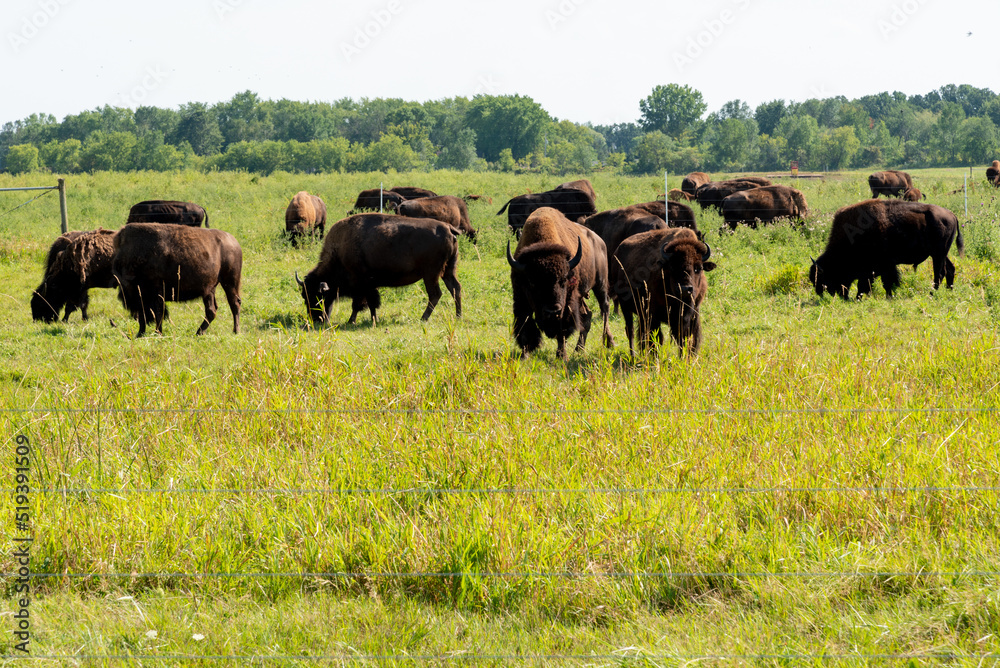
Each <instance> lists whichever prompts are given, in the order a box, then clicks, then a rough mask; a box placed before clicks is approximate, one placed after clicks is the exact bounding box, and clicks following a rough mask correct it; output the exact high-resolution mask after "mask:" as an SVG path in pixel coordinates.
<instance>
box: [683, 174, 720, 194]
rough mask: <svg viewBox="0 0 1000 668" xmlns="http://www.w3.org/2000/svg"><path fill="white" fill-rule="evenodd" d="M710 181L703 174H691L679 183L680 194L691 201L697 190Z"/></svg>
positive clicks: (709, 178)
mask: <svg viewBox="0 0 1000 668" xmlns="http://www.w3.org/2000/svg"><path fill="white" fill-rule="evenodd" d="M711 180H712V179H711V177H709V175H708V174H706V173H705V172H691V173H690V174H688V175H687V176H685V177H684V180H683V181H681V192H683V193H686V194H687V195H688V196H689V197H690V198H691V199H694V194H695V192H697V191H698V188H700V187H702V186H703V185H705V184H706V183H709V182H711Z"/></svg>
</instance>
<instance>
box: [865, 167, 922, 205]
mask: <svg viewBox="0 0 1000 668" xmlns="http://www.w3.org/2000/svg"><path fill="white" fill-rule="evenodd" d="M868 187H869V188H871V189H872V197H873V198H874V197H878V196H879V195H885V196H886V197H902V196H903V195H904V194H905V193H906V191H907V190H909V189H910V188H912V187H913V179H912V178H911V177H910V175H909V174H907V173H906V172H900V171H897V170H895V169H889V170H886V171H884V172H875V173H873V174H872V175H871V176H869V177H868Z"/></svg>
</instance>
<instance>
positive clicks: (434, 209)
mask: <svg viewBox="0 0 1000 668" xmlns="http://www.w3.org/2000/svg"><path fill="white" fill-rule="evenodd" d="M396 212H397V213H398V214H399V215H401V216H407V217H409V218H433V219H434V220H440V221H441V222H444V223H448V224H449V225H451V226H452V227H454V228H455V231H456V232H458V233H460V234H465V235H467V236H468V237H469V241H471V242H472V243H476V231H475V230H474V229H472V224H471V223H469V207H467V206H466V205H465V200H463V199H462V198H461V197H455V196H453V195H436V196H434V197H421V198H419V199H412V200H407V201H405V202H403V203H402V204H400V205H399V207H398V208H397V210H396Z"/></svg>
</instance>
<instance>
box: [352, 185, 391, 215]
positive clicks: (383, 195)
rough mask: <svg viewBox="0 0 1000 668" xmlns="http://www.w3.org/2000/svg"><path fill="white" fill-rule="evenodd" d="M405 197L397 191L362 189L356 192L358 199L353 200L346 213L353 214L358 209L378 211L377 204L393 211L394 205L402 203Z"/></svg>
mask: <svg viewBox="0 0 1000 668" xmlns="http://www.w3.org/2000/svg"><path fill="white" fill-rule="evenodd" d="M404 201H405V198H404V197H403V196H402V195H400V194H399V193H394V192H392V191H391V190H379V189H378V188H372V189H371V190H362V191H361V192H360V193H359V194H358V199H356V200H355V201H354V208H353V209H351V210H350V211H348V213H347V215H352V214H355V213H357V212H359V211H378V210H379V206H381V207H382V209H384V210H386V211H395V210H396V207H398V206H399V205H400V204H402V203H403V202H404Z"/></svg>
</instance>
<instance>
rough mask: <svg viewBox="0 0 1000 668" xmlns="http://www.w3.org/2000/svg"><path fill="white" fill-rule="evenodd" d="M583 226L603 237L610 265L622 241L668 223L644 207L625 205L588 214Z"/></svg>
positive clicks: (660, 227)
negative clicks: (591, 214)
mask: <svg viewBox="0 0 1000 668" xmlns="http://www.w3.org/2000/svg"><path fill="white" fill-rule="evenodd" d="M661 204H662V202H661ZM583 226H584V227H586V228H587V229H589V230H592V231H593V232H595V233H596V234H597V236H599V237H601V240H602V241H603V242H604V246H605V250H606V252H607V255H608V263H609V266H610V264H611V262H612V260H611V258H612V257H613V256H614V254H615V251H616V250H617V249H618V245H619V244H620V243H621V242H622V241H624V240H625V239H627V238H629V237H631V236H634V235H636V234H639V233H640V232H648V231H649V230H658V229H665V228H666V227H667V223H666V222H665V221H664V220H663V218H662V217H661V216H657V215H655V214H652V213H650V212H648V211H645V210H643V209H639V208H634V207H623V208H621V209H611V210H610V211H601V212H600V213H595V214H594V215H593V216H588V217H587V218H586V219H585V220H584V221H583ZM611 296H612V297H614V294H613V293H612V295H611Z"/></svg>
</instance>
